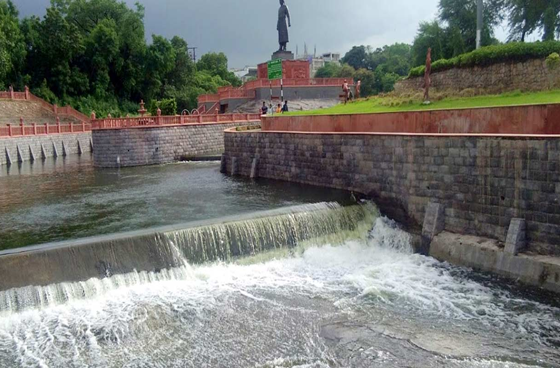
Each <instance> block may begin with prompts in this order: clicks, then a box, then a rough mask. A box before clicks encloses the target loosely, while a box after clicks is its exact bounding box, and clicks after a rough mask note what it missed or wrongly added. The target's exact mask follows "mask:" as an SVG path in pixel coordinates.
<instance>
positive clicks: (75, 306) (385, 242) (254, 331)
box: [0, 204, 560, 368]
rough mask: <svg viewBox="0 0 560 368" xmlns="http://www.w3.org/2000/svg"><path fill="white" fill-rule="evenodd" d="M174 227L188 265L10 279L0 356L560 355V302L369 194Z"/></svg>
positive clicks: (57, 360) (347, 358) (365, 362)
mask: <svg viewBox="0 0 560 368" xmlns="http://www.w3.org/2000/svg"><path fill="white" fill-rule="evenodd" d="M160 240H161V242H162V244H168V245H169V246H170V247H172V248H174V250H173V251H165V253H166V254H173V255H174V257H176V258H182V259H183V262H185V263H183V264H181V265H179V266H178V267H173V268H170V269H167V270H162V271H159V272H132V273H128V274H125V275H120V276H119V275H115V276H111V277H108V278H105V279H102V280H99V279H92V280H89V281H85V282H79V283H63V284H59V285H51V286H48V287H43V288H31V287H29V288H25V289H18V290H11V291H9V292H4V293H2V294H1V295H2V296H1V297H2V299H1V303H2V304H0V309H1V310H2V312H1V313H2V314H1V315H0V367H14V366H22V367H197V368H198V367H263V368H264V367H403V366H410V367H442V366H445V367H473V366H474V367H514V368H518V367H535V366H542V367H553V366H559V365H560V353H559V352H558V347H559V346H560V322H559V321H560V309H559V308H558V307H559V306H558V303H557V302H555V301H554V300H547V299H543V300H534V299H532V298H528V297H527V296H526V295H525V294H524V293H523V291H522V290H518V289H516V288H515V287H512V286H510V285H508V284H502V283H501V282H500V281H499V280H498V281H497V280H494V279H492V278H490V277H488V276H484V275H480V274H473V273H472V272H469V271H468V270H465V269H461V268H456V267H453V266H450V265H447V264H441V263H438V262H436V261H435V260H433V259H431V258H428V257H424V256H421V255H417V254H414V253H413V252H412V248H411V245H410V236H409V235H408V234H406V233H405V232H403V231H402V230H400V229H399V228H398V226H396V224H394V223H393V222H391V221H389V220H387V219H384V218H380V217H378V216H377V214H376V210H375V209H374V208H372V207H370V206H353V207H339V206H333V205H326V204H321V205H318V206H316V207H315V208H314V209H313V210H311V208H309V209H308V210H301V209H300V210H298V211H294V212H293V213H282V212H280V213H272V214H269V215H268V216H263V217H258V218H256V219H251V220H247V221H233V222H227V223H223V224H217V225H209V226H207V227H195V228H191V229H187V230H181V231H176V232H169V233H167V232H166V233H165V236H163V237H162V239H160ZM241 255H246V256H245V257H241ZM215 260H223V261H227V262H226V263H224V262H222V261H217V262H215V263H205V261H215ZM473 275H474V276H473ZM39 296H40V297H39Z"/></svg>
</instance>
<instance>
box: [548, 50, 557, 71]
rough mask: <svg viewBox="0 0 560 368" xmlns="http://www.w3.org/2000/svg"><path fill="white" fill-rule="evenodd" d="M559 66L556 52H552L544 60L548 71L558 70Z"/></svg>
mask: <svg viewBox="0 0 560 368" xmlns="http://www.w3.org/2000/svg"><path fill="white" fill-rule="evenodd" d="M559 65H560V55H558V53H557V52H553V53H552V54H550V55H549V56H548V57H547V58H546V66H547V67H548V69H550V70H554V69H556V68H558V66H559Z"/></svg>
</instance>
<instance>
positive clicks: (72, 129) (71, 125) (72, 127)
mask: <svg viewBox="0 0 560 368" xmlns="http://www.w3.org/2000/svg"><path fill="white" fill-rule="evenodd" d="M70 133H74V123H73V122H70Z"/></svg>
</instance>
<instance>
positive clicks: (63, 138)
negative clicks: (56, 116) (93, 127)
mask: <svg viewBox="0 0 560 368" xmlns="http://www.w3.org/2000/svg"><path fill="white" fill-rule="evenodd" d="M78 142H79V144H78ZM18 148H19V150H18ZM80 149H81V151H82V153H86V152H91V149H92V146H91V132H86V133H64V134H49V135H33V136H24V137H6V138H0V165H6V164H8V163H9V160H8V158H10V159H11V160H12V163H16V162H18V161H29V160H31V157H32V154H31V152H33V154H34V155H35V158H36V159H41V158H43V157H53V156H56V154H55V152H56V153H58V155H59V156H63V155H64V153H65V152H66V154H67V155H70V154H77V153H80V152H79V151H80ZM18 151H19V154H18Z"/></svg>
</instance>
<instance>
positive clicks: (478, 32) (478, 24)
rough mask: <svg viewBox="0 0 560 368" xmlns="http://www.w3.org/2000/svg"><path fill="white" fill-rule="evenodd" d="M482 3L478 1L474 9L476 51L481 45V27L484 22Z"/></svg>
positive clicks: (480, 0)
mask: <svg viewBox="0 0 560 368" xmlns="http://www.w3.org/2000/svg"><path fill="white" fill-rule="evenodd" d="M483 14H484V2H483V0H478V5H477V9H476V49H477V50H478V49H479V48H480V46H481V45H482V26H483V22H484V15H483Z"/></svg>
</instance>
